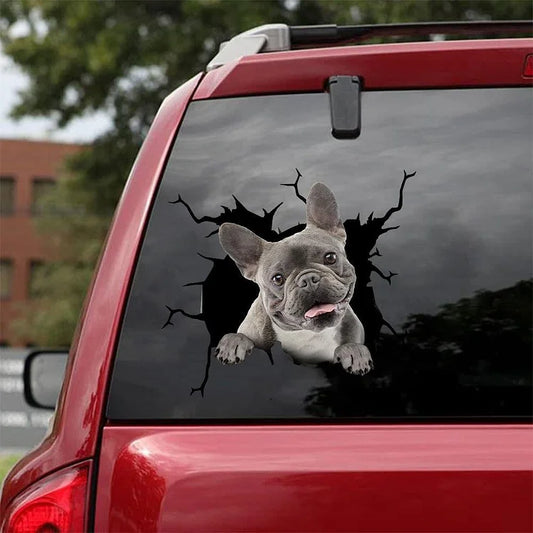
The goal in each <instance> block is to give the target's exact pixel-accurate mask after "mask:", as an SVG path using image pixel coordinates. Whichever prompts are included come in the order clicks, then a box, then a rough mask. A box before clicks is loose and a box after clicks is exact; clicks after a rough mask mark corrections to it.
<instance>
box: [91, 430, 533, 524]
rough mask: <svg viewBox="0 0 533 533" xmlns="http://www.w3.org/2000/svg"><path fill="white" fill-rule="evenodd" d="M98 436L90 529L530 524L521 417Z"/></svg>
mask: <svg viewBox="0 0 533 533" xmlns="http://www.w3.org/2000/svg"><path fill="white" fill-rule="evenodd" d="M102 444H103V446H102V457H101V462H100V471H99V477H98V482H97V485H98V487H99V488H98V494H97V502H96V503H97V505H96V508H97V511H96V520H95V530H96V531H155V530H158V531H273V530H283V531H411V532H414V531H527V530H528V528H529V526H530V525H531V520H532V514H531V506H530V505H529V503H530V502H531V501H532V499H533V484H532V483H531V482H532V477H531V468H532V466H533V458H532V456H531V450H532V449H533V431H532V430H531V429H530V428H528V427H524V426H510V425H505V426H503V425H502V426H489V425H480V426H468V425H465V426H460V425H450V426H445V425H427V426H422V425H418V426H417V425H408V426H400V425H396V426H392V425H383V426H376V425H374V426H371V425H361V426H356V425H349V426H348V425H347V426H339V425H328V426H325V425H317V426H254V427H240V428H235V427H223V426H207V427H142V426H141V427H120V426H114V427H106V428H105V429H104V434H103V442H102ZM146 487H150V488H149V489H148V490H146ZM528 509H529V510H528Z"/></svg>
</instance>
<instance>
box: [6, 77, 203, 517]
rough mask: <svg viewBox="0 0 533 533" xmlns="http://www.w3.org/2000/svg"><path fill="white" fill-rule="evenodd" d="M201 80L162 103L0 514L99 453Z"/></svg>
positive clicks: (13, 475)
mask: <svg viewBox="0 0 533 533" xmlns="http://www.w3.org/2000/svg"><path fill="white" fill-rule="evenodd" d="M200 78H201V75H200V74H199V75H197V76H196V77H195V78H192V79H191V80H190V81H189V82H187V83H186V84H184V85H182V86H181V87H180V88H179V89H177V90H176V91H174V92H173V93H172V94H171V95H170V96H168V97H167V99H166V100H165V101H164V102H163V104H162V106H161V109H160V110H159V113H158V114H157V116H156V118H155V119H154V123H153V125H152V127H151V129H150V132H149V133H148V136H147V137H146V140H145V142H144V144H143V147H142V149H141V151H140V152H139V155H138V156H137V159H136V161H135V164H134V166H133V169H132V171H131V174H130V176H129V178H128V182H127V184H126V187H125V189H124V192H123V194H122V198H121V200H120V203H119V205H118V207H117V210H116V213H115V217H114V219H113V222H112V225H111V228H110V231H109V234H108V238H107V241H106V244H105V246H104V250H103V252H102V256H101V259H100V262H99V266H98V268H97V271H96V274H95V277H94V279H93V282H92V285H91V288H90V289H89V292H88V294H87V297H86V305H85V307H84V311H83V314H82V318H81V320H80V323H79V327H78V330H77V333H76V336H75V339H74V341H73V344H72V348H71V352H70V356H69V362H68V363H67V369H66V373H65V383H64V385H63V389H62V393H61V396H60V399H59V404H58V408H57V414H56V417H55V420H54V422H53V428H52V430H51V432H50V434H49V435H47V437H46V438H45V439H44V441H43V442H42V443H41V444H40V445H39V447H37V448H36V449H35V450H33V451H32V452H31V453H30V454H29V455H27V456H26V457H25V458H24V459H23V460H22V461H21V462H20V463H19V464H18V465H17V466H16V467H15V469H13V470H12V472H11V473H10V475H9V477H8V478H7V479H6V488H5V489H4V491H3V493H2V501H1V506H0V511H2V512H3V510H4V509H5V506H6V505H7V503H8V502H9V501H11V500H12V499H13V498H14V497H15V496H16V494H18V493H19V492H20V491H21V490H23V489H24V488H25V487H26V486H28V485H29V484H30V483H32V482H34V481H35V480H37V479H39V478H40V477H42V476H43V475H45V474H47V473H49V472H52V471H54V470H56V469H58V468H60V467H62V466H64V465H66V464H70V463H73V462H77V461H80V460H82V459H86V458H89V457H92V456H94V455H95V453H96V446H97V441H98V438H99V434H100V428H101V425H102V423H103V419H102V416H103V412H104V405H105V391H106V390H107V380H108V373H109V368H110V365H111V361H112V354H113V351H114V347H115V342H116V338H117V335H118V331H119V326H120V320H121V317H122V309H123V306H124V303H125V300H126V296H127V292H128V288H129V284H130V281H131V276H132V272H133V269H134V266H135V258H136V255H137V248H138V246H139V245H140V242H141V239H142V235H143V231H144V226H145V223H146V220H147V218H148V214H149V212H150V207H151V198H152V197H153V195H154V193H155V190H156V188H157V183H158V179H159V176H160V174H161V172H162V170H163V168H164V165H165V163H166V158H167V154H168V151H169V150H170V147H171V146H172V143H173V140H174V136H175V133H176V130H177V128H178V126H179V124H180V121H181V119H182V117H183V114H184V112H185V109H186V107H187V104H188V102H189V100H190V97H191V95H192V93H193V91H194V89H195V88H196V86H197V84H198V82H199V80H200Z"/></svg>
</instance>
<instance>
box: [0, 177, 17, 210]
mask: <svg viewBox="0 0 533 533" xmlns="http://www.w3.org/2000/svg"><path fill="white" fill-rule="evenodd" d="M14 212H15V178H12V177H10V176H0V215H2V216H6V215H12V214H13V213H14Z"/></svg>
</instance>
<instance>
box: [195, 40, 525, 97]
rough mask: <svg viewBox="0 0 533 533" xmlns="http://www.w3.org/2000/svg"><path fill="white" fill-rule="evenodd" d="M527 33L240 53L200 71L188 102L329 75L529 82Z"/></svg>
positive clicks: (374, 85) (320, 87) (409, 81)
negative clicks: (209, 69) (200, 76)
mask: <svg viewBox="0 0 533 533" xmlns="http://www.w3.org/2000/svg"><path fill="white" fill-rule="evenodd" d="M532 47H533V39H529V38H519V39H484V40H463V41H430V42H412V43H389V44H371V45H358V46H340V47H328V48H313V49H304V50H290V51H282V52H270V53H261V54H253V55H247V56H243V57H240V58H237V59H234V60H232V61H230V62H228V63H227V64H225V65H223V66H220V67H219V68H216V69H212V70H211V71H209V72H207V74H205V75H204V77H203V79H202V82H201V83H200V86H199V87H198V89H197V91H196V92H195V94H194V97H193V99H194V100H203V99H208V98H224V97H236V96H249V95H265V94H280V93H295V92H322V91H324V87H325V86H324V84H325V81H327V79H328V78H329V77H331V76H338V75H351V76H359V77H360V78H361V79H362V80H363V89H364V90H365V91H369V90H390V89H436V88H457V89H459V88H473V87H519V86H528V85H531V82H532V78H531V76H527V75H526V70H525V65H526V62H527V59H528V58H531V50H532Z"/></svg>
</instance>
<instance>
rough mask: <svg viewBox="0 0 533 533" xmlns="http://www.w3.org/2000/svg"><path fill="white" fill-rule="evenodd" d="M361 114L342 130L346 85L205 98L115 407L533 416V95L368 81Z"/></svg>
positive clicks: (263, 415)
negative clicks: (337, 126) (350, 136)
mask: <svg viewBox="0 0 533 533" xmlns="http://www.w3.org/2000/svg"><path fill="white" fill-rule="evenodd" d="M361 112H362V128H361V135H360V137H359V138H358V139H355V140H338V139H335V138H334V137H333V136H332V134H331V121H330V105H329V98H328V95H327V94H291V95H276V96H261V97H247V98H232V99H219V100H212V101H198V102H193V103H192V104H191V105H190V107H189V109H188V111H187V115H186V117H185V120H184V123H183V125H182V127H181V129H180V132H179V135H178V137H177V140H176V142H175V145H174V148H173V150H172V153H171V155H170V158H169V161H168V164H167V167H166V170H165V172H164V175H163V178H162V182H161V185H160V188H159V191H158V194H157V197H156V199H155V203H154V207H153V211H152V214H151V219H150V221H149V224H148V228H147V231H146V236H145V239H144V243H143V245H142V250H141V253H140V257H139V260H138V264H137V268H136V272H135V277H134V280H133V284H132V288H131V292H130V295H129V301H128V304H127V309H126V312H125V317H124V322H123V326H122V332H121V335H120V340H119V344H118V350H117V354H116V361H115V365H114V371H113V376H112V384H111V389H110V396H109V403H108V416H109V417H110V418H111V419H175V420H194V419H218V420H220V419H276V420H280V419H309V418H334V419H343V418H346V419H349V418H365V419H371V418H375V419H383V418H386V419H398V420H400V419H406V420H407V419H409V420H412V419H413V418H415V419H416V418H431V419H441V418H442V417H452V418H479V419H483V418H484V417H500V418H506V419H508V417H525V416H529V415H530V414H531V397H532V391H531V324H532V316H531V308H532V306H531V303H532V302H531V294H532V260H531V243H532V210H531V206H532V184H531V175H532V163H531V146H532V122H531V90H530V89H527V88H514V89H511V88H508V89H469V90H434V91H396V92H370V93H363V95H362V108H361ZM315 183H322V184H323V185H324V186H325V187H324V186H320V185H319V186H317V187H312V186H313V184H315ZM312 188H313V192H311V189H312ZM332 198H335V199H336V203H337V204H338V213H339V217H340V221H341V222H343V223H344V230H343V228H342V226H341V225H339V223H338V220H336V214H335V213H336V210H335V201H334V200H333V199H332ZM308 211H309V214H308V215H306V213H307V212H308ZM223 223H233V224H236V225H239V226H243V227H245V228H248V230H250V231H246V230H242V229H241V228H238V227H236V226H231V225H230V226H224V228H223V229H222V231H219V230H220V228H221V225H222V224H223ZM306 224H307V228H306ZM304 230H305V231H304ZM343 231H344V232H343ZM252 232H253V233H252ZM344 234H345V235H344ZM344 236H345V237H346V244H345V245H344V240H343V239H344ZM286 239H288V240H286ZM221 242H223V244H224V248H223V247H222V244H221ZM272 243H274V244H272ZM225 250H226V251H228V252H229V254H230V255H231V257H230V255H228V253H226V251H225ZM260 287H261V290H260ZM348 304H349V305H348ZM217 355H218V357H217Z"/></svg>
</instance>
